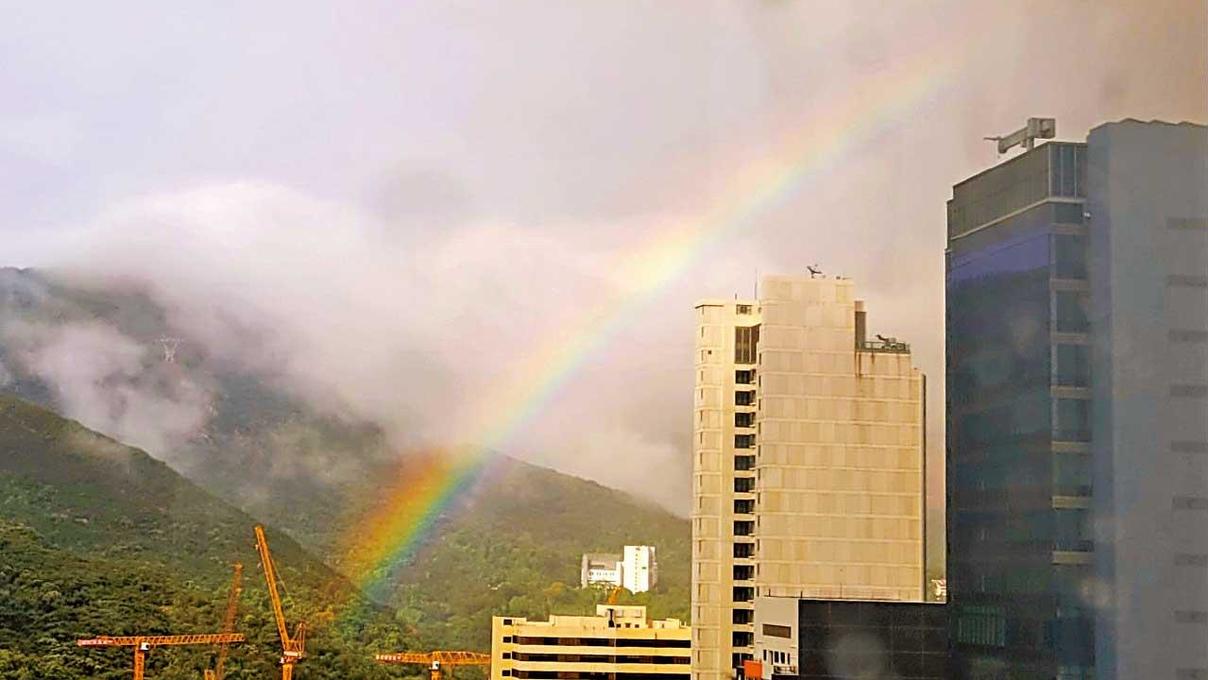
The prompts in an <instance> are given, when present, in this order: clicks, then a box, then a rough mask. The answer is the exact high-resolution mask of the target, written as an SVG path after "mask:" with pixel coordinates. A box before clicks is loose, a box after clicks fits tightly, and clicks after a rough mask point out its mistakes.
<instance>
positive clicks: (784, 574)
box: [692, 276, 925, 680]
mask: <svg viewBox="0 0 1208 680" xmlns="http://www.w3.org/2000/svg"><path fill="white" fill-rule="evenodd" d="M696 310H697V322H698V329H697V331H698V332H697V345H696V357H695V358H696V394H695V421H694V422H695V432H694V449H695V450H694V505H693V514H692V530H693V572H692V576H693V586H692V587H693V590H692V615H693V676H694V679H699V680H713V679H716V678H729V677H735V676H741V674H742V668H743V662H744V661H747V660H752V659H753V657H754V634H755V629H754V602H755V599H756V596H757V595H766V596H782V597H820V598H827V597H847V598H870V599H885V600H915V601H918V600H922V599H923V595H924V565H923V561H924V538H925V537H924V523H923V517H924V514H923V501H924V482H923V480H924V455H923V454H924V451H925V442H924V439H923V437H924V434H923V431H924V428H923V421H924V413H923V408H924V407H923V404H924V399H923V395H924V390H925V385H924V380H923V376H922V375H921V374H920V373H919V372H918V370H917V369H915V368H914V367H913V365H912V363H911V358H910V350H909V347H908V346H907V345H906V344H905V343H901V342H898V341H896V340H895V339H893V338H882V337H879V336H878V338H877V339H875V340H870V339H869V338H868V337H867V330H866V329H867V322H866V315H865V311H864V307H863V303H862V302H860V301H858V300H856V299H855V290H854V285H853V283H852V282H851V281H849V280H843V279H834V278H821V277H810V276H770V277H765V278H763V279H762V280H761V282H760V295H759V297H758V299H757V300H746V301H737V300H736V301H724V300H716V301H704V302H701V303H699V304H698V305H697V307H696Z"/></svg>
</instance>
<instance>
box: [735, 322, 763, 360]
mask: <svg viewBox="0 0 1208 680" xmlns="http://www.w3.org/2000/svg"><path fill="white" fill-rule="evenodd" d="M758 344H759V326H738V327H736V328H735V329H734V363H736V364H753V363H755V348H756V346H757V345H758Z"/></svg>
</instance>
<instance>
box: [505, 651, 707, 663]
mask: <svg viewBox="0 0 1208 680" xmlns="http://www.w3.org/2000/svg"><path fill="white" fill-rule="evenodd" d="M503 658H505V659H513V660H515V661H533V662H543V663H658V664H686V663H688V662H689V657H687V656H635V655H632V654H620V655H618V654H525V653H520V652H517V653H515V654H513V653H511V652H504V653H503Z"/></svg>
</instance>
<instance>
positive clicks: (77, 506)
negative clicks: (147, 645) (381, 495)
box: [0, 396, 413, 679]
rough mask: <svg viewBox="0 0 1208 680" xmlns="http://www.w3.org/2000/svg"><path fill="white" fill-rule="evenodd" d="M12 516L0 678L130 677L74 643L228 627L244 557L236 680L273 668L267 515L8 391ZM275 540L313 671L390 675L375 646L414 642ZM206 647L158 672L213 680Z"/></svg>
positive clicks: (5, 529) (117, 658) (4, 490)
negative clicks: (229, 601) (262, 525)
mask: <svg viewBox="0 0 1208 680" xmlns="http://www.w3.org/2000/svg"><path fill="white" fill-rule="evenodd" d="M0 512H2V517H3V520H0V556H2V557H0V650H3V651H0V677H5V678H9V677H13V678H27V677H28V678H56V679H70V678H111V677H112V678H118V677H125V676H126V674H127V673H128V672H129V663H130V661H129V654H128V652H122V651H120V650H114V649H77V648H76V647H74V640H75V639H76V638H79V637H89V636H94V635H130V634H135V633H147V634H164V633H173V634H183V633H195V632H196V633H200V632H215V631H216V630H217V629H218V628H219V626H220V622H221V619H222V614H221V608H222V607H223V605H224V604H225V601H226V589H227V584H228V582H229V579H230V564H231V563H232V562H234V561H241V562H242V563H244V564H245V565H247V567H248V568H247V570H246V579H245V590H244V597H243V600H242V608H241V614H240V617H239V622H238V629H239V630H240V631H241V632H244V633H245V634H247V636H248V639H249V643H248V644H246V645H243V646H242V647H241V648H239V649H238V650H237V651H236V652H235V653H234V654H233V655H232V660H231V662H230V668H231V673H230V675H229V677H232V678H251V677H256V678H263V677H267V676H268V674H269V673H270V672H271V671H272V670H273V667H274V666H275V661H276V658H277V653H276V651H275V650H276V647H277V642H276V629H275V626H274V625H273V622H272V619H271V615H270V610H269V607H268V605H267V592H266V591H265V588H264V586H263V584H262V582H261V581H260V580H259V579H260V574H259V570H258V567H257V560H256V555H255V552H254V548H253V542H252V533H251V527H252V525H253V523H254V520H253V519H252V518H251V517H249V516H247V515H246V514H244V513H242V512H241V511H239V510H237V509H235V508H233V507H231V506H229V505H227V504H225V503H223V502H222V501H219V500H217V499H215V498H213V497H211V496H209V495H208V494H206V493H205V492H203V491H201V490H200V489H198V488H197V487H195V486H194V485H192V484H191V483H189V482H188V481H186V480H184V479H183V478H181V477H179V476H178V475H176V473H174V472H172V471H171V470H170V469H168V468H167V467H166V466H164V465H163V464H162V463H159V462H158V461H155V460H154V459H152V458H150V457H149V456H147V455H146V454H145V453H143V452H141V451H138V450H136V449H131V448H128V447H124V446H121V445H119V444H117V443H116V442H113V441H110V440H108V439H106V438H104V437H101V436H100V435H97V434H95V433H92V432H90V431H88V430H86V429H85V428H83V427H81V426H80V425H78V424H76V423H73V422H71V421H68V420H65V419H62V418H59V417H58V416H55V415H54V414H53V413H50V412H48V411H45V410H43V409H40V408H38V407H35V406H33V405H30V404H27V403H25V402H21V401H19V400H17V399H14V398H12V397H7V396H0ZM269 539H270V541H271V544H272V547H273V551H274V556H275V559H276V561H277V562H278V567H279V569H280V570H281V572H282V575H283V577H284V579H285V582H286V584H287V586H288V590H287V594H288V595H289V598H288V601H287V605H286V606H287V610H288V612H289V613H290V614H291V615H292V616H294V617H298V618H303V619H305V620H307V621H308V622H309V623H310V625H311V627H312V629H313V631H314V632H313V635H312V636H311V638H310V640H309V648H310V652H311V655H312V657H313V658H312V662H308V666H307V670H306V675H305V676H303V677H309V678H346V677H388V675H387V672H386V670H385V669H382V668H379V667H377V666H375V665H374V664H373V663H372V662H371V661H370V660H369V658H370V656H371V654H372V652H373V651H376V650H378V649H379V648H396V647H406V646H410V645H411V644H413V643H412V639H411V638H410V637H408V636H406V635H405V634H401V633H400V630H399V628H398V627H397V626H395V625H393V622H392V620H391V616H390V612H389V611H388V610H385V609H382V608H381V607H378V606H373V605H370V604H368V603H367V602H366V601H365V600H364V598H363V597H362V596H361V595H360V593H359V592H358V591H356V590H355V589H354V588H353V587H352V586H351V584H349V583H348V581H347V580H346V579H344V578H343V577H342V576H340V575H339V574H337V573H336V572H334V571H332V570H331V569H329V568H328V567H327V566H325V565H324V564H323V563H321V562H320V561H318V560H316V559H315V558H313V557H311V556H310V555H309V554H307V553H306V552H305V551H304V550H302V548H301V547H300V546H299V545H298V544H297V543H296V542H294V541H293V540H291V539H289V538H288V537H287V536H285V535H283V534H281V533H279V532H272V531H271V530H270V535H269ZM209 651H210V650H204V649H174V650H155V652H154V653H153V659H154V660H153V663H152V668H153V669H154V670H155V677H161V678H177V677H179V678H185V677H188V678H197V677H200V674H201V668H202V667H203V664H204V663H206V662H207V658H208V653H209Z"/></svg>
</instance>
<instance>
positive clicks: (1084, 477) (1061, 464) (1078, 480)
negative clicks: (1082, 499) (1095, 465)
mask: <svg viewBox="0 0 1208 680" xmlns="http://www.w3.org/2000/svg"><path fill="white" fill-rule="evenodd" d="M1091 476H1092V470H1091V458H1090V456H1087V455H1082V454H1077V453H1061V454H1056V455H1054V456H1053V495H1054V496H1089V495H1091V488H1092V487H1091Z"/></svg>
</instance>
